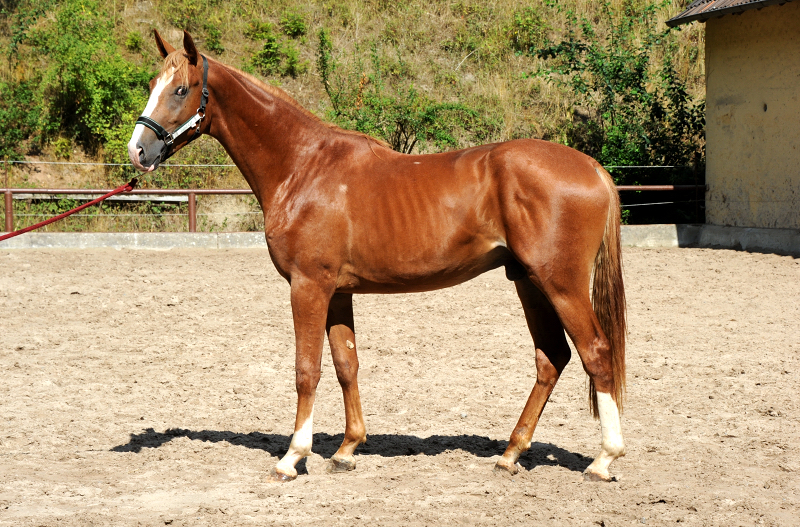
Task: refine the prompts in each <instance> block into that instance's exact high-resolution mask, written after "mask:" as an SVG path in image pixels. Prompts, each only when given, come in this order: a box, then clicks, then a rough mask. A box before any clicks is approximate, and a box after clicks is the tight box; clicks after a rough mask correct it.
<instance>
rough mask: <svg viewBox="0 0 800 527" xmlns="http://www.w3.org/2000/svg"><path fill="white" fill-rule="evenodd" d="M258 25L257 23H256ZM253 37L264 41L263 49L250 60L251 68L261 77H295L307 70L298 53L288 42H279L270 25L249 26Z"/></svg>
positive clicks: (306, 65) (306, 63) (306, 64)
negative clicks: (276, 75)
mask: <svg viewBox="0 0 800 527" xmlns="http://www.w3.org/2000/svg"><path fill="white" fill-rule="evenodd" d="M257 24H258V23H257ZM251 28H252V32H251V33H250V34H251V35H252V36H253V37H255V36H258V37H260V39H259V40H263V41H264V45H263V47H262V48H261V49H260V50H259V51H257V52H256V53H255V54H254V55H253V57H252V59H251V60H250V64H251V66H252V67H253V68H254V69H255V70H257V71H259V72H260V73H261V74H262V75H274V74H279V75H283V76H290V77H297V76H298V75H300V74H302V73H305V72H306V70H307V69H308V62H305V61H301V60H300V51H299V50H298V49H297V48H296V47H295V45H294V44H293V43H292V42H291V41H290V42H281V41H280V40H279V39H278V35H276V34H275V31H274V28H273V26H272V24H269V23H267V24H258V25H251Z"/></svg>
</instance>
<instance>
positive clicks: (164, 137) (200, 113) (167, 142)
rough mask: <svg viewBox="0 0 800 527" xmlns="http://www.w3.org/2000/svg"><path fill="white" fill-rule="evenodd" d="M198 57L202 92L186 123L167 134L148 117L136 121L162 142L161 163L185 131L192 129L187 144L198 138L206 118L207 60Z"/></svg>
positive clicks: (141, 117)
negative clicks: (193, 112)
mask: <svg viewBox="0 0 800 527" xmlns="http://www.w3.org/2000/svg"><path fill="white" fill-rule="evenodd" d="M200 56H201V57H203V91H202V92H201V96H200V107H199V108H198V109H197V112H196V113H195V114H194V115H193V116H192V117H191V118H190V119H189V120H188V121H186V122H185V123H183V124H182V125H180V126H179V127H178V128H176V129H175V130H173V131H172V132H167V131H166V130H165V129H164V127H163V126H161V125H160V124H158V122H157V121H155V120H154V119H151V118H150V117H146V116H144V115H140V116H139V118H138V119H136V124H142V125H144V126H146V127H147V128H149V129H151V130H152V131H153V132H154V133H155V134H156V137H158V139H159V140H161V141H163V142H164V147H163V148H162V149H161V162H162V163H163V162H164V161H166V160H167V159H169V158H170V157H171V156H172V154H173V153H174V152H173V151H172V145H173V143H174V142H175V139H176V138H178V137H180V136H181V135H183V134H184V133H185V132H186V131H187V130H190V129H192V128H194V134H193V135H192V137H190V138H189V141H188V142H189V143H191V142H192V141H194V140H195V139H197V138H198V137H200V123H201V122H202V121H203V119H205V117H206V105H207V104H208V60H207V59H206V57H205V55H200Z"/></svg>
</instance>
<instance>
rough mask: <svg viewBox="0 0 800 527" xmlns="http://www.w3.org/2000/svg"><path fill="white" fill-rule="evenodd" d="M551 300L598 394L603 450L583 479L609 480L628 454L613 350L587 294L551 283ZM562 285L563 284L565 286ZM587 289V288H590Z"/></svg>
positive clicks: (588, 468)
mask: <svg viewBox="0 0 800 527" xmlns="http://www.w3.org/2000/svg"><path fill="white" fill-rule="evenodd" d="M549 285H550V287H549V288H548V289H549V290H548V291H547V292H548V297H549V298H550V300H551V301H552V303H553V307H555V309H556V312H557V313H558V315H559V318H560V320H561V322H562V323H563V325H564V329H566V330H567V334H568V335H569V337H570V338H571V339H572V342H573V343H574V344H575V349H577V350H578V354H579V355H580V358H581V361H582V362H583V369H584V370H585V371H586V373H587V374H588V375H589V378H590V379H591V380H592V382H593V383H594V387H595V390H596V395H597V399H596V400H597V403H596V404H597V416H598V417H599V418H600V430H601V436H602V440H601V450H600V454H599V455H598V456H597V457H596V458H595V460H594V461H593V462H592V464H591V465H589V466H588V467H587V468H586V471H585V472H584V479H587V480H590V481H610V480H611V475H610V474H609V472H608V466H609V465H610V464H611V462H612V461H614V460H615V459H617V458H618V457H622V456H624V455H625V444H624V442H623V440H622V429H621V426H620V419H619V410H618V407H617V402H616V401H615V400H614V397H615V396H614V395H613V394H614V393H615V392H616V390H615V382H622V381H621V380H615V379H614V371H613V364H612V361H613V359H612V351H611V345H610V343H609V340H608V338H606V336H605V334H604V333H603V330H602V329H601V327H600V322H599V321H598V319H597V316H596V315H595V312H594V309H593V308H592V304H591V302H590V300H589V294H588V291H583V290H581V288H576V287H572V290H571V291H570V290H569V289H568V286H564V287H557V286H555V285H554V284H553V283H552V282H551V283H550V284H549ZM562 285H563V284H562ZM587 289H588V288H587Z"/></svg>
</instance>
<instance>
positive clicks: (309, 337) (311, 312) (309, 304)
mask: <svg viewBox="0 0 800 527" xmlns="http://www.w3.org/2000/svg"><path fill="white" fill-rule="evenodd" d="M291 287H292V292H291V296H292V318H293V319H294V334H295V347H296V351H295V353H296V354H295V374H296V387H297V416H296V418H295V423H294V435H293V436H292V442H291V444H290V445H289V451H288V452H287V453H286V455H285V456H283V459H281V460H280V461H279V462H278V464H277V465H275V468H274V469H273V471H272V473H271V477H272V479H274V480H277V481H291V480H293V479H295V478H296V477H297V470H296V469H295V465H297V463H298V462H299V461H300V460H301V459H303V458H304V457H306V456H307V455H309V454H310V453H311V443H312V429H313V420H314V396H315V395H316V391H317V384H319V378H320V367H321V359H322V344H323V341H324V339H325V321H326V319H327V314H328V304H329V303H330V299H331V296H332V294H333V288H332V287H331V288H326V287H325V286H324V285H321V284H319V283H317V282H315V281H313V280H309V279H307V278H305V277H295V276H293V277H292V286H291Z"/></svg>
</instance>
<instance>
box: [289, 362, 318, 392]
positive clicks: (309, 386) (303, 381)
mask: <svg viewBox="0 0 800 527" xmlns="http://www.w3.org/2000/svg"><path fill="white" fill-rule="evenodd" d="M321 376H322V375H321V372H320V369H319V368H314V369H312V370H311V371H308V370H304V369H298V370H297V371H296V372H295V386H296V387H297V392H298V393H305V394H308V393H313V392H314V391H315V390H316V389H317V385H318V384H319V380H320V377H321Z"/></svg>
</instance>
